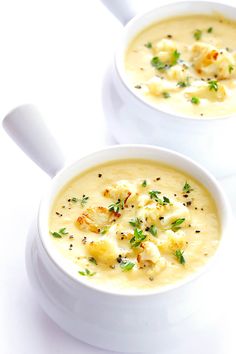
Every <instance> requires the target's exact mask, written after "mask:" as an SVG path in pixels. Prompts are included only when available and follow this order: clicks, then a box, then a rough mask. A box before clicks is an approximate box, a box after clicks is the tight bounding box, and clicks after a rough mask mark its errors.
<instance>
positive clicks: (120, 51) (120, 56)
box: [113, 0, 236, 124]
mask: <svg viewBox="0 0 236 354" xmlns="http://www.w3.org/2000/svg"><path fill="white" fill-rule="evenodd" d="M184 4H186V5H189V1H187V0H182V1H175V2H172V3H169V4H164V5H160V6H158V5H157V6H155V7H154V8H152V9H151V10H150V9H149V10H148V11H144V12H142V13H140V14H138V15H136V16H134V17H133V18H132V19H131V20H130V21H129V22H128V23H127V24H126V25H125V26H124V28H123V33H122V35H121V36H120V39H119V42H118V45H117V47H116V49H115V55H114V57H113V63H114V68H115V72H116V74H117V75H118V78H119V79H120V81H121V83H122V85H123V87H124V88H125V89H126V90H127V91H128V92H129V93H130V94H131V95H132V97H133V98H134V99H135V101H136V102H137V103H139V104H141V105H142V106H146V108H148V109H150V110H152V111H153V112H155V113H157V112H160V113H164V114H165V115H168V118H170V119H175V120H177V119H178V120H180V121H182V122H185V123H186V121H190V122H191V121H194V122H196V121H197V122H199V123H198V124H202V123H203V124H204V123H205V122H206V123H207V122H209V121H214V122H215V121H222V120H229V119H235V116H236V112H235V113H233V114H230V115H224V116H217V117H214V116H209V117H204V118H202V119H201V118H199V117H195V116H189V115H186V114H181V113H178V112H176V111H171V110H169V109H165V108H163V107H161V108H159V107H157V106H155V105H154V104H152V103H151V102H148V101H147V100H145V99H144V98H142V97H141V96H140V95H138V94H137V93H136V91H135V90H134V89H133V88H132V87H131V85H130V84H129V83H128V79H127V75H126V73H125V70H124V69H123V65H122V64H123V62H124V55H125V52H126V50H127V48H128V46H129V44H127V45H126V46H124V40H125V37H126V35H127V34H128V33H129V31H130V30H131V29H132V27H133V25H134V24H136V23H137V22H140V21H142V20H143V18H145V17H148V16H150V15H151V14H152V13H153V12H155V11H158V10H162V9H166V8H172V7H174V6H182V5H184ZM191 4H194V5H197V6H199V14H200V13H201V12H200V9H201V6H204V5H209V6H211V7H212V6H220V7H224V8H225V9H231V10H232V11H234V12H235V22H236V6H234V4H232V5H231V4H230V5H229V4H225V3H224V2H223V1H207V0H201V1H197V0H192V1H191ZM216 10H217V9H216ZM188 13H189V14H191V12H188ZM183 15H184V13H183ZM178 16H182V15H178ZM171 17H174V15H170V16H169V17H168V16H167V17H166V18H171ZM157 22H158V20H157V21H152V22H150V24H149V25H150V26H151V25H154V24H155V23H157ZM149 25H148V26H147V25H144V26H143V27H142V28H141V29H139V30H138V31H136V33H135V35H133V36H132V38H133V39H134V38H135V36H136V35H138V33H141V32H142V31H143V30H144V29H145V28H148V27H149ZM131 41H132V39H131V40H130V41H129V43H130V42H131ZM161 116H162V115H161V114H160V117H161ZM165 118H166V116H165ZM200 122H201V123H200Z"/></svg>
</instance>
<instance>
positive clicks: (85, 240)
mask: <svg viewBox="0 0 236 354" xmlns="http://www.w3.org/2000/svg"><path fill="white" fill-rule="evenodd" d="M86 242H87V237H86V236H84V238H83V240H82V243H83V244H84V245H85V244H86Z"/></svg>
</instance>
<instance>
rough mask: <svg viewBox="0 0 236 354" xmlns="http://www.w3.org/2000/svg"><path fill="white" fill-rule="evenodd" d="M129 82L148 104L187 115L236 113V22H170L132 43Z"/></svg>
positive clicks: (209, 18)
mask: <svg viewBox="0 0 236 354" xmlns="http://www.w3.org/2000/svg"><path fill="white" fill-rule="evenodd" d="M125 68H126V73H127V76H128V81H129V82H130V84H131V85H132V87H133V88H134V90H135V91H136V93H137V94H138V95H140V96H141V97H142V98H143V99H145V100H146V101H147V102H149V103H151V104H153V105H155V106H157V107H159V108H161V109H164V110H171V109H173V108H174V111H175V112H178V113H179V114H183V115H185V116H194V117H199V118H204V117H213V118H214V117H218V116H225V115H230V114H232V113H236V103H235V102H236V22H232V21H230V20H227V19H225V18H222V17H220V16H219V15H214V16H205V15H189V16H182V17H175V18H169V19H166V20H164V21H161V22H158V23H156V24H154V25H152V26H151V27H148V28H146V29H145V30H144V31H142V32H141V33H139V34H138V35H137V37H136V38H134V39H133V41H132V43H131V44H130V46H129V48H128V51H127V54H126V58H125Z"/></svg>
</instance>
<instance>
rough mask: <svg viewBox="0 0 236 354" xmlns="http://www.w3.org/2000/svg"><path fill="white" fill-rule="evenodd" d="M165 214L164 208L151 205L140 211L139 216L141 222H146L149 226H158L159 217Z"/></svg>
mask: <svg viewBox="0 0 236 354" xmlns="http://www.w3.org/2000/svg"><path fill="white" fill-rule="evenodd" d="M163 212H164V206H162V205H160V204H158V203H151V204H149V205H146V206H145V207H141V208H140V209H138V212H137V216H138V218H140V219H141V220H143V221H145V223H146V224H147V225H152V224H156V223H157V221H159V217H160V216H161V215H162V213H163Z"/></svg>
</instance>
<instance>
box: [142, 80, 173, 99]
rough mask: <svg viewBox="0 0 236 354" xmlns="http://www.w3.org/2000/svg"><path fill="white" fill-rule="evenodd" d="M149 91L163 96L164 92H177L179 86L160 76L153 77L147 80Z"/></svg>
mask: <svg viewBox="0 0 236 354" xmlns="http://www.w3.org/2000/svg"><path fill="white" fill-rule="evenodd" d="M146 86H147V88H148V92H149V93H151V94H152V95H155V96H163V94H164V92H176V91H177V90H178V86H177V85H176V83H174V82H169V81H167V80H165V79H161V78H160V77H157V76H155V77H152V78H151V79H150V80H148V81H147V82H146Z"/></svg>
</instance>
